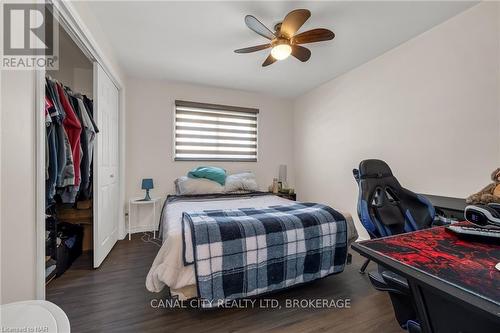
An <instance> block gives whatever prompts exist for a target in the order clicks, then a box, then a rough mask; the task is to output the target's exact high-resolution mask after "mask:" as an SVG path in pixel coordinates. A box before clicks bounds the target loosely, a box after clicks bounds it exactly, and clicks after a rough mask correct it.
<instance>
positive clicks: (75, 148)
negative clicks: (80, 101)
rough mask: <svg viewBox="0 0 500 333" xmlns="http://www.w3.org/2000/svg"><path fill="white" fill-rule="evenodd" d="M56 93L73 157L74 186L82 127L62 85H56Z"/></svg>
mask: <svg viewBox="0 0 500 333" xmlns="http://www.w3.org/2000/svg"><path fill="white" fill-rule="evenodd" d="M56 86H57V92H58V94H59V100H60V101H61V104H62V106H63V109H64V112H65V113H66V117H65V118H64V120H63V126H64V130H65V131H66V135H67V137H68V140H69V144H70V149H71V154H72V156H73V168H74V174H75V180H74V185H79V184H80V133H81V132H82V125H81V124H80V121H79V120H78V117H77V116H76V114H75V111H74V110H73V108H72V107H71V104H70V102H69V100H68V97H67V95H66V93H65V91H64V89H63V87H62V84H60V83H58V84H57V85H56Z"/></svg>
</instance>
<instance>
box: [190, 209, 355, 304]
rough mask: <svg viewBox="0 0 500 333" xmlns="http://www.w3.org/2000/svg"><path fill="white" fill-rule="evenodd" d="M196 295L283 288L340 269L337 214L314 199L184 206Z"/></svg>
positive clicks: (341, 234) (341, 225) (342, 237)
mask: <svg viewBox="0 0 500 333" xmlns="http://www.w3.org/2000/svg"><path fill="white" fill-rule="evenodd" d="M182 227H183V236H184V237H191V239H192V246H193V254H194V259H193V261H191V262H189V261H188V260H186V243H187V242H186V239H184V242H183V243H184V261H185V265H189V264H194V265H195V272H196V280H197V287H198V296H199V297H200V298H201V299H202V300H205V301H206V302H203V304H204V305H205V306H208V307H209V306H217V305H220V304H223V302H225V301H228V300H233V299H238V298H244V297H248V296H254V295H259V294H263V293H268V292H271V291H276V290H280V289H284V288H287V287H290V286H293V285H296V284H300V283H304V282H308V281H312V280H316V279H319V278H322V277H325V276H327V275H330V274H334V273H339V272H342V271H343V270H344V265H345V262H346V256H347V226H346V221H345V218H344V216H343V215H342V214H340V213H339V212H337V211H335V210H334V209H332V208H330V207H328V206H325V205H321V204H314V203H296V204H290V205H280V206H272V207H268V208H261V209H259V208H245V209H231V210H208V211H202V212H185V213H184V215H183V225H182Z"/></svg>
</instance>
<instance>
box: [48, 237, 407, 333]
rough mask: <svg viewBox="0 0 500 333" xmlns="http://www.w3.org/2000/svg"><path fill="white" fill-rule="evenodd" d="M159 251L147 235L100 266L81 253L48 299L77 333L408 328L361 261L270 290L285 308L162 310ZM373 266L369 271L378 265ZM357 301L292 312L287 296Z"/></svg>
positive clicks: (117, 250) (116, 250)
mask: <svg viewBox="0 0 500 333" xmlns="http://www.w3.org/2000/svg"><path fill="white" fill-rule="evenodd" d="M157 251H158V247H157V246H156V245H154V244H151V243H144V242H143V241H142V240H141V237H140V235H139V234H138V235H134V236H133V238H132V241H128V240H123V241H119V242H118V243H117V244H116V245H115V247H114V248H113V250H112V251H111V253H110V255H109V257H108V258H107V259H106V260H105V261H104V263H103V264H102V266H101V267H100V268H99V269H97V270H91V269H90V268H88V267H89V266H90V265H89V256H82V257H80V258H79V259H77V261H76V262H75V263H74V264H73V267H72V268H71V269H70V270H69V271H67V272H66V273H65V274H64V275H63V276H61V277H60V278H58V279H56V280H54V281H52V282H51V284H50V285H49V286H48V287H47V299H48V300H50V301H52V302H54V303H56V304H58V305H59V306H60V307H61V308H62V309H63V310H64V311H65V312H66V313H67V315H68V317H69V319H70V322H71V328H72V332H210V333H214V332H268V331H273V332H384V333H386V332H402V330H401V329H399V326H398V325H397V324H396V321H395V319H394V314H393V310H392V306H391V303H390V301H389V298H388V296H387V295H386V294H384V293H381V292H377V291H375V290H374V289H373V288H372V287H371V286H370V284H369V281H368V277H367V276H363V275H360V274H359V273H358V269H359V267H360V266H361V263H362V258H361V257H359V256H358V255H355V254H354V258H353V264H352V265H350V266H347V267H346V269H345V271H344V272H343V273H341V274H339V275H335V276H331V277H328V278H325V279H323V280H320V281H317V282H314V283H312V284H309V285H306V286H301V287H297V288H294V289H291V290H288V291H283V292H280V293H277V294H273V295H270V296H268V297H266V298H273V299H277V300H278V301H279V302H280V304H281V305H282V306H283V307H282V308H281V309H274V310H271V309H259V308H253V309H252V308H250V309H218V310H208V311H203V310H197V309H155V308H152V307H151V306H150V302H151V300H152V299H157V298H165V297H168V292H167V291H165V292H162V293H160V294H153V293H150V292H148V291H147V290H146V288H145V279H146V275H147V273H148V270H149V267H150V265H151V263H152V262H153V259H154V257H155V255H156V252H157ZM371 265H372V264H370V266H369V268H368V270H370V268H371V269H373V268H374V267H373V266H371ZM345 297H349V298H351V308H350V309H298V308H294V309H290V308H285V307H284V305H285V299H286V298H297V299H304V298H305V299H314V298H322V299H339V298H345Z"/></svg>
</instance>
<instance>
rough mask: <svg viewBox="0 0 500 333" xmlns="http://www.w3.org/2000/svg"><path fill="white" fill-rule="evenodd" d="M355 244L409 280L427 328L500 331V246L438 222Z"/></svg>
mask: <svg viewBox="0 0 500 333" xmlns="http://www.w3.org/2000/svg"><path fill="white" fill-rule="evenodd" d="M352 248H353V250H355V251H356V252H359V253H360V254H361V255H362V256H364V257H366V258H368V259H371V260H373V261H375V262H376V263H378V264H380V265H382V266H384V267H385V268H387V269H389V270H391V271H393V272H395V273H397V274H400V275H401V276H403V277H405V278H406V279H407V280H408V284H409V286H410V289H411V293H412V296H413V299H414V301H415V304H416V307H417V313H418V316H419V321H420V323H421V326H422V329H423V332H458V331H463V332H495V331H498V327H500V271H498V270H496V269H495V265H496V264H497V263H499V262H500V245H497V244H483V243H475V242H464V241H461V240H460V239H458V238H457V237H456V236H455V235H453V234H451V233H449V232H446V231H445V230H444V227H435V228H431V229H426V230H420V231H415V232H411V233H406V234H402V235H397V236H391V237H385V238H379V239H373V240H368V241H363V242H359V243H354V244H353V245H352Z"/></svg>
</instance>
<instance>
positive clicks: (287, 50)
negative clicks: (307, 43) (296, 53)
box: [271, 43, 292, 60]
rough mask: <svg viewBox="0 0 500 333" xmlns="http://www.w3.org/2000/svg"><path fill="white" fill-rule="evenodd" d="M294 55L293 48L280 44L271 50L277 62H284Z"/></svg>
mask: <svg viewBox="0 0 500 333" xmlns="http://www.w3.org/2000/svg"><path fill="white" fill-rule="evenodd" d="M291 53H292V47H291V46H290V45H288V44H285V43H283V44H278V45H275V46H274V47H273V48H272V49H271V55H272V56H273V58H274V59H276V60H283V59H286V58H288V56H289V55H290V54H291Z"/></svg>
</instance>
